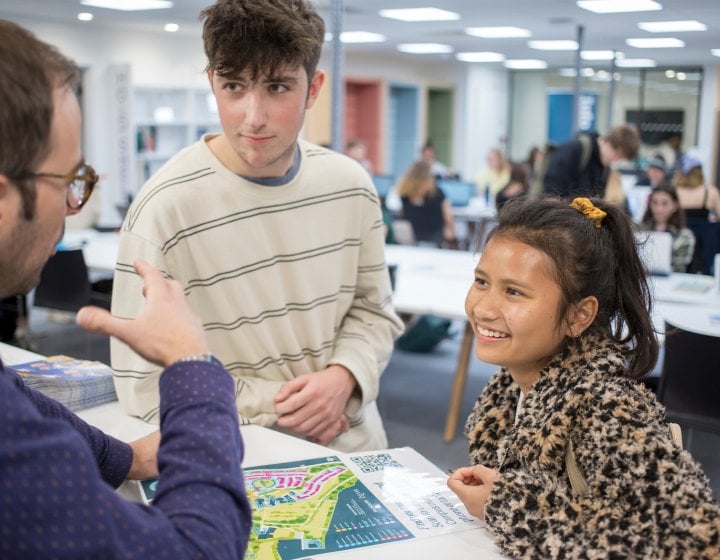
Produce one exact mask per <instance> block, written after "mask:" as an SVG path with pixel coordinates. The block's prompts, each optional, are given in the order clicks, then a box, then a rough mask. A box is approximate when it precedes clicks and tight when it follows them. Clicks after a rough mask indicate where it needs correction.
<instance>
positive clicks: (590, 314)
mask: <svg viewBox="0 0 720 560" xmlns="http://www.w3.org/2000/svg"><path fill="white" fill-rule="evenodd" d="M598 307H599V303H598V300H597V298H596V297H595V296H588V297H586V298H583V299H581V300H580V301H579V302H577V303H573V304H572V305H571V306H570V308H569V309H568V316H567V319H568V320H567V332H566V335H567V336H569V337H571V338H575V337H578V336H580V335H581V334H582V333H584V332H585V331H586V330H587V329H588V328H589V327H590V325H592V322H593V321H594V320H595V317H596V316H597V313H598Z"/></svg>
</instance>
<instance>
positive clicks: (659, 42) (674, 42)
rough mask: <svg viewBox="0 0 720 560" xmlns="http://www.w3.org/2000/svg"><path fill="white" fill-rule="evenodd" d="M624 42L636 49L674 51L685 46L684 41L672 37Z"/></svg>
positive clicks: (626, 40)
mask: <svg viewBox="0 0 720 560" xmlns="http://www.w3.org/2000/svg"><path fill="white" fill-rule="evenodd" d="M625 42H626V43H627V44H628V45H629V46H631V47H635V48H636V49H676V48H680V47H684V46H685V41H681V40H680V39H675V38H674V37H658V38H650V39H645V38H636V39H625Z"/></svg>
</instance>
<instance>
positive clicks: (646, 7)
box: [577, 0, 662, 14]
mask: <svg viewBox="0 0 720 560" xmlns="http://www.w3.org/2000/svg"><path fill="white" fill-rule="evenodd" d="M577 6H578V8H582V9H583V10H589V11H591V12H595V13H596V14H619V13H624V12H650V11H654V10H662V5H661V4H659V3H657V2H654V1H653V0H578V1H577Z"/></svg>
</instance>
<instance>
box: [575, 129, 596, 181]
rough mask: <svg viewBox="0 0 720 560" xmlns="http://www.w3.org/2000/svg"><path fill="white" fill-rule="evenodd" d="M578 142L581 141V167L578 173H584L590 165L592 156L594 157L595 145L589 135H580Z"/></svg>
mask: <svg viewBox="0 0 720 560" xmlns="http://www.w3.org/2000/svg"><path fill="white" fill-rule="evenodd" d="M578 140H579V141H580V149H581V153H580V167H578V172H579V173H582V172H583V171H585V168H586V167H587V166H588V163H590V156H592V151H593V145H592V137H591V136H590V135H589V134H580V135H578Z"/></svg>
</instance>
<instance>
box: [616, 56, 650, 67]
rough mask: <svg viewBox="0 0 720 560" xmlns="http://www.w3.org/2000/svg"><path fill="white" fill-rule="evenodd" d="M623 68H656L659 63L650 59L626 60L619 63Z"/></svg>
mask: <svg viewBox="0 0 720 560" xmlns="http://www.w3.org/2000/svg"><path fill="white" fill-rule="evenodd" d="M617 65H618V66H620V67H622V68H654V67H655V66H657V63H656V62H655V61H654V60H651V59H649V58H624V59H622V60H618V61H617Z"/></svg>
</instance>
